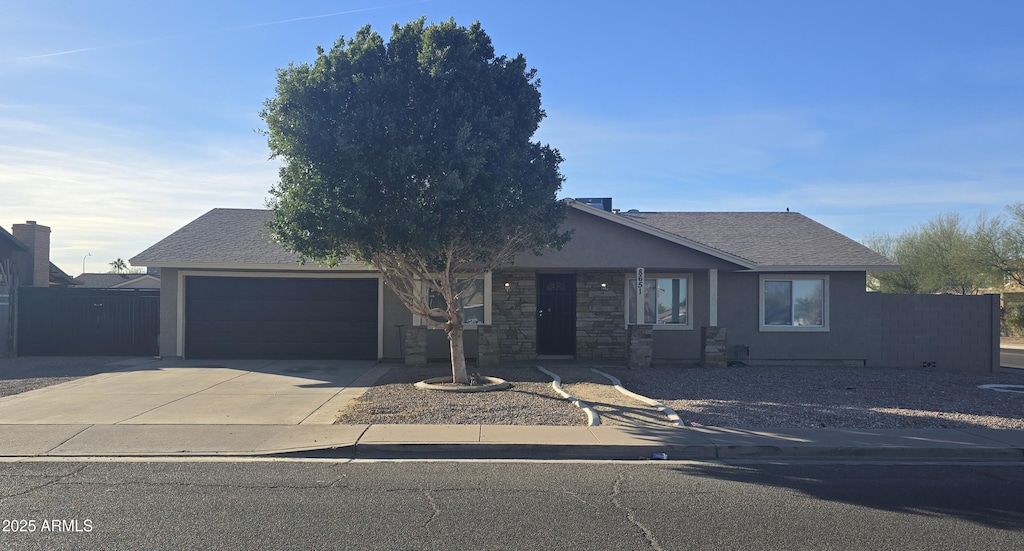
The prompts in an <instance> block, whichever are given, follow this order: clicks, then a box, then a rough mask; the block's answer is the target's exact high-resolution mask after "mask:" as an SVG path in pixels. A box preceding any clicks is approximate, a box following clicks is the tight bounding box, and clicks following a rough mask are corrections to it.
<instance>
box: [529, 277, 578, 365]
mask: <svg viewBox="0 0 1024 551" xmlns="http://www.w3.org/2000/svg"><path fill="white" fill-rule="evenodd" d="M575 352H576V275H575V274H537V354H539V355H543V356H572V355H574V354H575Z"/></svg>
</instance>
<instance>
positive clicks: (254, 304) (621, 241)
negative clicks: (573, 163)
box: [130, 199, 898, 365]
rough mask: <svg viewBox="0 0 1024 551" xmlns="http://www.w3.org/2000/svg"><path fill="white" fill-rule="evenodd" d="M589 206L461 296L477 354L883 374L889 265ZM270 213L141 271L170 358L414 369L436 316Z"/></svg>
mask: <svg viewBox="0 0 1024 551" xmlns="http://www.w3.org/2000/svg"><path fill="white" fill-rule="evenodd" d="M589 202H590V201H587V202H584V201H580V200H572V199H567V200H566V203H567V204H568V205H569V209H568V214H567V218H566V220H565V222H564V228H567V229H569V228H571V229H573V230H574V233H573V237H572V240H571V241H570V242H569V243H568V245H567V246H565V247H564V248H563V249H562V250H561V251H554V250H552V251H548V252H545V253H544V254H543V255H540V256H536V255H533V254H532V253H526V254H522V255H520V256H519V257H518V258H517V259H516V260H515V262H514V263H513V264H512V265H510V266H508V267H504V268H502V269H500V270H496V271H494V272H493V273H489V274H486V276H485V277H483V278H481V279H480V281H479V283H478V285H477V287H476V292H475V293H471V296H466V297H464V298H463V301H464V304H463V310H464V312H465V318H466V322H467V331H466V352H467V357H469V358H476V357H477V356H478V355H479V356H480V357H481V358H482V357H483V356H484V355H486V354H493V355H495V356H496V357H497V359H498V360H499V361H500V360H534V359H538V358H540V359H544V358H575V359H580V360H607V361H624V360H627V358H628V357H629V354H630V349H631V348H632V347H633V346H634V345H635V343H634V342H632V341H631V339H632V336H631V335H632V334H633V333H634V332H635V331H634V330H633V329H632V328H635V327H640V328H642V329H643V331H640V332H639V334H640V335H641V337H642V338H646V342H647V344H648V346H649V347H650V354H651V355H652V356H653V361H654V362H655V363H658V362H663V363H670V362H671V363H680V364H685V363H696V362H699V361H701V359H702V357H703V354H704V353H705V352H706V347H707V345H708V343H709V342H710V341H712V340H715V339H718V340H717V341H715V342H717V343H718V344H719V345H727V346H723V347H722V349H723V350H725V351H726V352H727V353H728V354H729V359H733V358H734V357H736V358H738V359H744V358H750V359H757V360H758V361H764V362H769V361H779V362H798V363H799V362H816V363H820V362H827V363H845V362H850V363H854V364H856V365H866V364H869V363H871V362H870V361H869V358H870V353H869V350H868V349H869V348H870V346H871V342H870V341H871V339H873V338H877V335H875V333H876V332H877V324H874V325H873V324H872V320H871V316H872V315H873V313H872V312H873V311H872V310H871V309H870V308H869V307H867V306H865V303H866V302H867V301H866V296H867V295H868V292H867V291H866V286H865V280H866V272H867V271H869V270H871V271H873V270H890V269H897V268H898V266H897V265H896V264H895V263H894V262H892V261H891V260H889V259H887V258H885V257H883V256H881V255H879V254H877V253H875V252H873V251H871V250H870V249H868V248H867V247H865V246H863V245H861V244H860V243H857V242H856V241H854V240H852V239H850V238H848V237H845V236H843V235H841V234H839V233H837V232H835V231H833V230H831V229H829V228H827V227H825V226H824V225H822V224H820V223H818V222H815V221H814V220H811V219H810V218H808V217H806V216H803V215H801V214H798V213H795V212H792V213H791V212H634V211H630V212H619V211H613V210H612V209H611V208H610V207H611V205H610V203H611V201H610V200H604V201H599V202H597V203H596V204H597V205H599V206H592V204H588V203H589ZM602 207H604V208H602ZM271 216H272V213H271V212H270V211H266V210H246V209H220V208H218V209H214V210H211V211H210V212H208V213H206V214H204V215H202V216H200V217H199V218H197V219H196V220H194V221H193V222H191V223H189V224H187V225H186V226H184V227H183V228H181V229H179V230H178V231H176V232H174V233H173V234H171V235H169V236H168V237H166V238H165V239H163V240H161V241H160V242H158V243H156V244H155V245H153V246H151V247H150V248H148V249H146V250H145V251H143V252H142V253H139V254H138V255H137V256H135V257H134V258H132V259H131V260H130V261H131V263H132V264H133V265H136V266H148V267H158V268H160V270H161V331H160V343H159V345H160V354H161V355H162V356H166V357H171V356H178V357H193V358H226V357H231V358H282V357H283V358H353V359H356V358H358V359H400V358H403V357H406V354H407V346H408V344H409V343H408V341H410V339H409V336H410V334H411V333H410V332H412V331H415V332H418V333H422V332H423V331H424V330H422V329H419V327H424V326H429V322H428V321H427V320H422V319H418V318H417V317H414V316H413V315H412V314H411V313H410V312H409V311H408V310H407V309H406V308H405V307H404V306H403V305H402V304H401V303H400V302H399V301H398V299H397V298H396V297H395V295H394V294H393V293H392V292H391V291H390V290H389V289H388V288H387V287H386V286H385V285H384V283H383V280H382V279H381V278H380V276H379V274H378V273H377V272H375V271H374V270H373V269H372V268H370V267H368V266H365V265H363V264H359V263H354V262H350V263H343V264H341V265H339V266H337V267H334V268H327V267H324V266H318V265H314V264H302V263H300V262H299V258H298V257H297V256H296V255H295V254H292V253H290V252H287V251H285V250H284V248H282V247H281V246H280V245H278V244H276V243H273V242H271V241H270V239H269V237H268V235H267V231H266V229H265V227H264V224H265V222H266V221H267V220H268V219H269V218H270V217H271ZM638 280H639V281H640V282H641V283H640V285H639V286H638V284H637V282H638ZM638 320H639V321H640V324H639V326H638V324H637V321H638ZM873 327H874V328H873ZM708 328H711V331H708ZM719 328H724V329H719ZM725 331H727V333H725ZM425 332H426V334H427V338H426V341H427V343H426V355H427V356H428V357H429V358H431V359H443V358H445V357H446V356H447V354H448V347H447V342H446V338H445V335H444V333H443V331H441V330H426V331H425ZM722 334H725V335H727V336H725V337H724V339H723V338H722V337H721V336H719V337H715V335H722ZM643 335H646V337H643ZM637 342H639V341H637ZM720 351H721V350H720Z"/></svg>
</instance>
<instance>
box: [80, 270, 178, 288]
mask: <svg viewBox="0 0 1024 551" xmlns="http://www.w3.org/2000/svg"><path fill="white" fill-rule="evenodd" d="M75 282H77V284H78V285H80V286H81V287H82V288H83V289H159V288H160V278H159V277H156V276H153V275H151V274H116V273H109V274H98V273H85V274H79V275H78V277H76V278H75Z"/></svg>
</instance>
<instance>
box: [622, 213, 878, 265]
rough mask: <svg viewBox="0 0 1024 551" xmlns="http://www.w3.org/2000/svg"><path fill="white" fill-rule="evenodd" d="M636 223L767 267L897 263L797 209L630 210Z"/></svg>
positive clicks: (628, 216)
mask: <svg viewBox="0 0 1024 551" xmlns="http://www.w3.org/2000/svg"><path fill="white" fill-rule="evenodd" d="M620 216H623V217H625V218H627V219H629V220H632V221H634V222H639V223H641V224H644V225H647V226H651V227H653V228H657V229H659V230H662V231H664V232H668V233H671V234H673V235H676V236H678V237H682V238H684V239H688V240H690V241H695V242H697V243H700V244H702V245H706V246H708V247H711V248H713V249H717V250H719V251H723V252H726V253H729V254H731V255H735V256H738V257H740V258H744V259H746V260H749V261H750V262H752V263H754V264H756V265H757V266H758V267H761V268H768V267H788V266H792V267H801V266H808V267H811V266H821V267H830V266H834V267H853V266H866V267H884V266H891V267H895V266H896V263H895V262H893V261H891V260H889V259H888V258H886V257H884V256H882V255H880V254H878V253H876V252H874V251H872V250H871V249H869V248H867V247H865V246H864V245H861V244H860V243H858V242H856V241H854V240H853V239H850V238H849V237H846V236H845V235H842V234H841V233H839V232H836V231H834V230H832V229H830V228H828V227H826V226H824V225H822V224H820V223H818V222H815V221H814V220H811V219H810V218H808V217H806V216H804V215H802V214H799V213H795V212H631V213H621V214H620Z"/></svg>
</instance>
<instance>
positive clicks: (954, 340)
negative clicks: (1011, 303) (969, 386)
mask: <svg viewBox="0 0 1024 551" xmlns="http://www.w3.org/2000/svg"><path fill="white" fill-rule="evenodd" d="M865 300H866V301H867V302H868V304H869V305H870V306H871V310H873V311H874V312H877V316H868V318H867V319H868V321H869V323H870V322H871V321H872V320H873V321H874V322H875V324H876V332H875V334H874V335H873V338H872V339H870V342H872V343H874V346H872V347H871V350H869V356H868V365H874V366H883V367H902V368H928V369H942V370H954V371H968V372H979V373H980V372H984V373H988V372H991V371H993V370H995V369H996V368H998V367H999V296H998V295H979V296H959V295H889V294H880V293H868V294H867V295H866V296H865Z"/></svg>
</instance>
